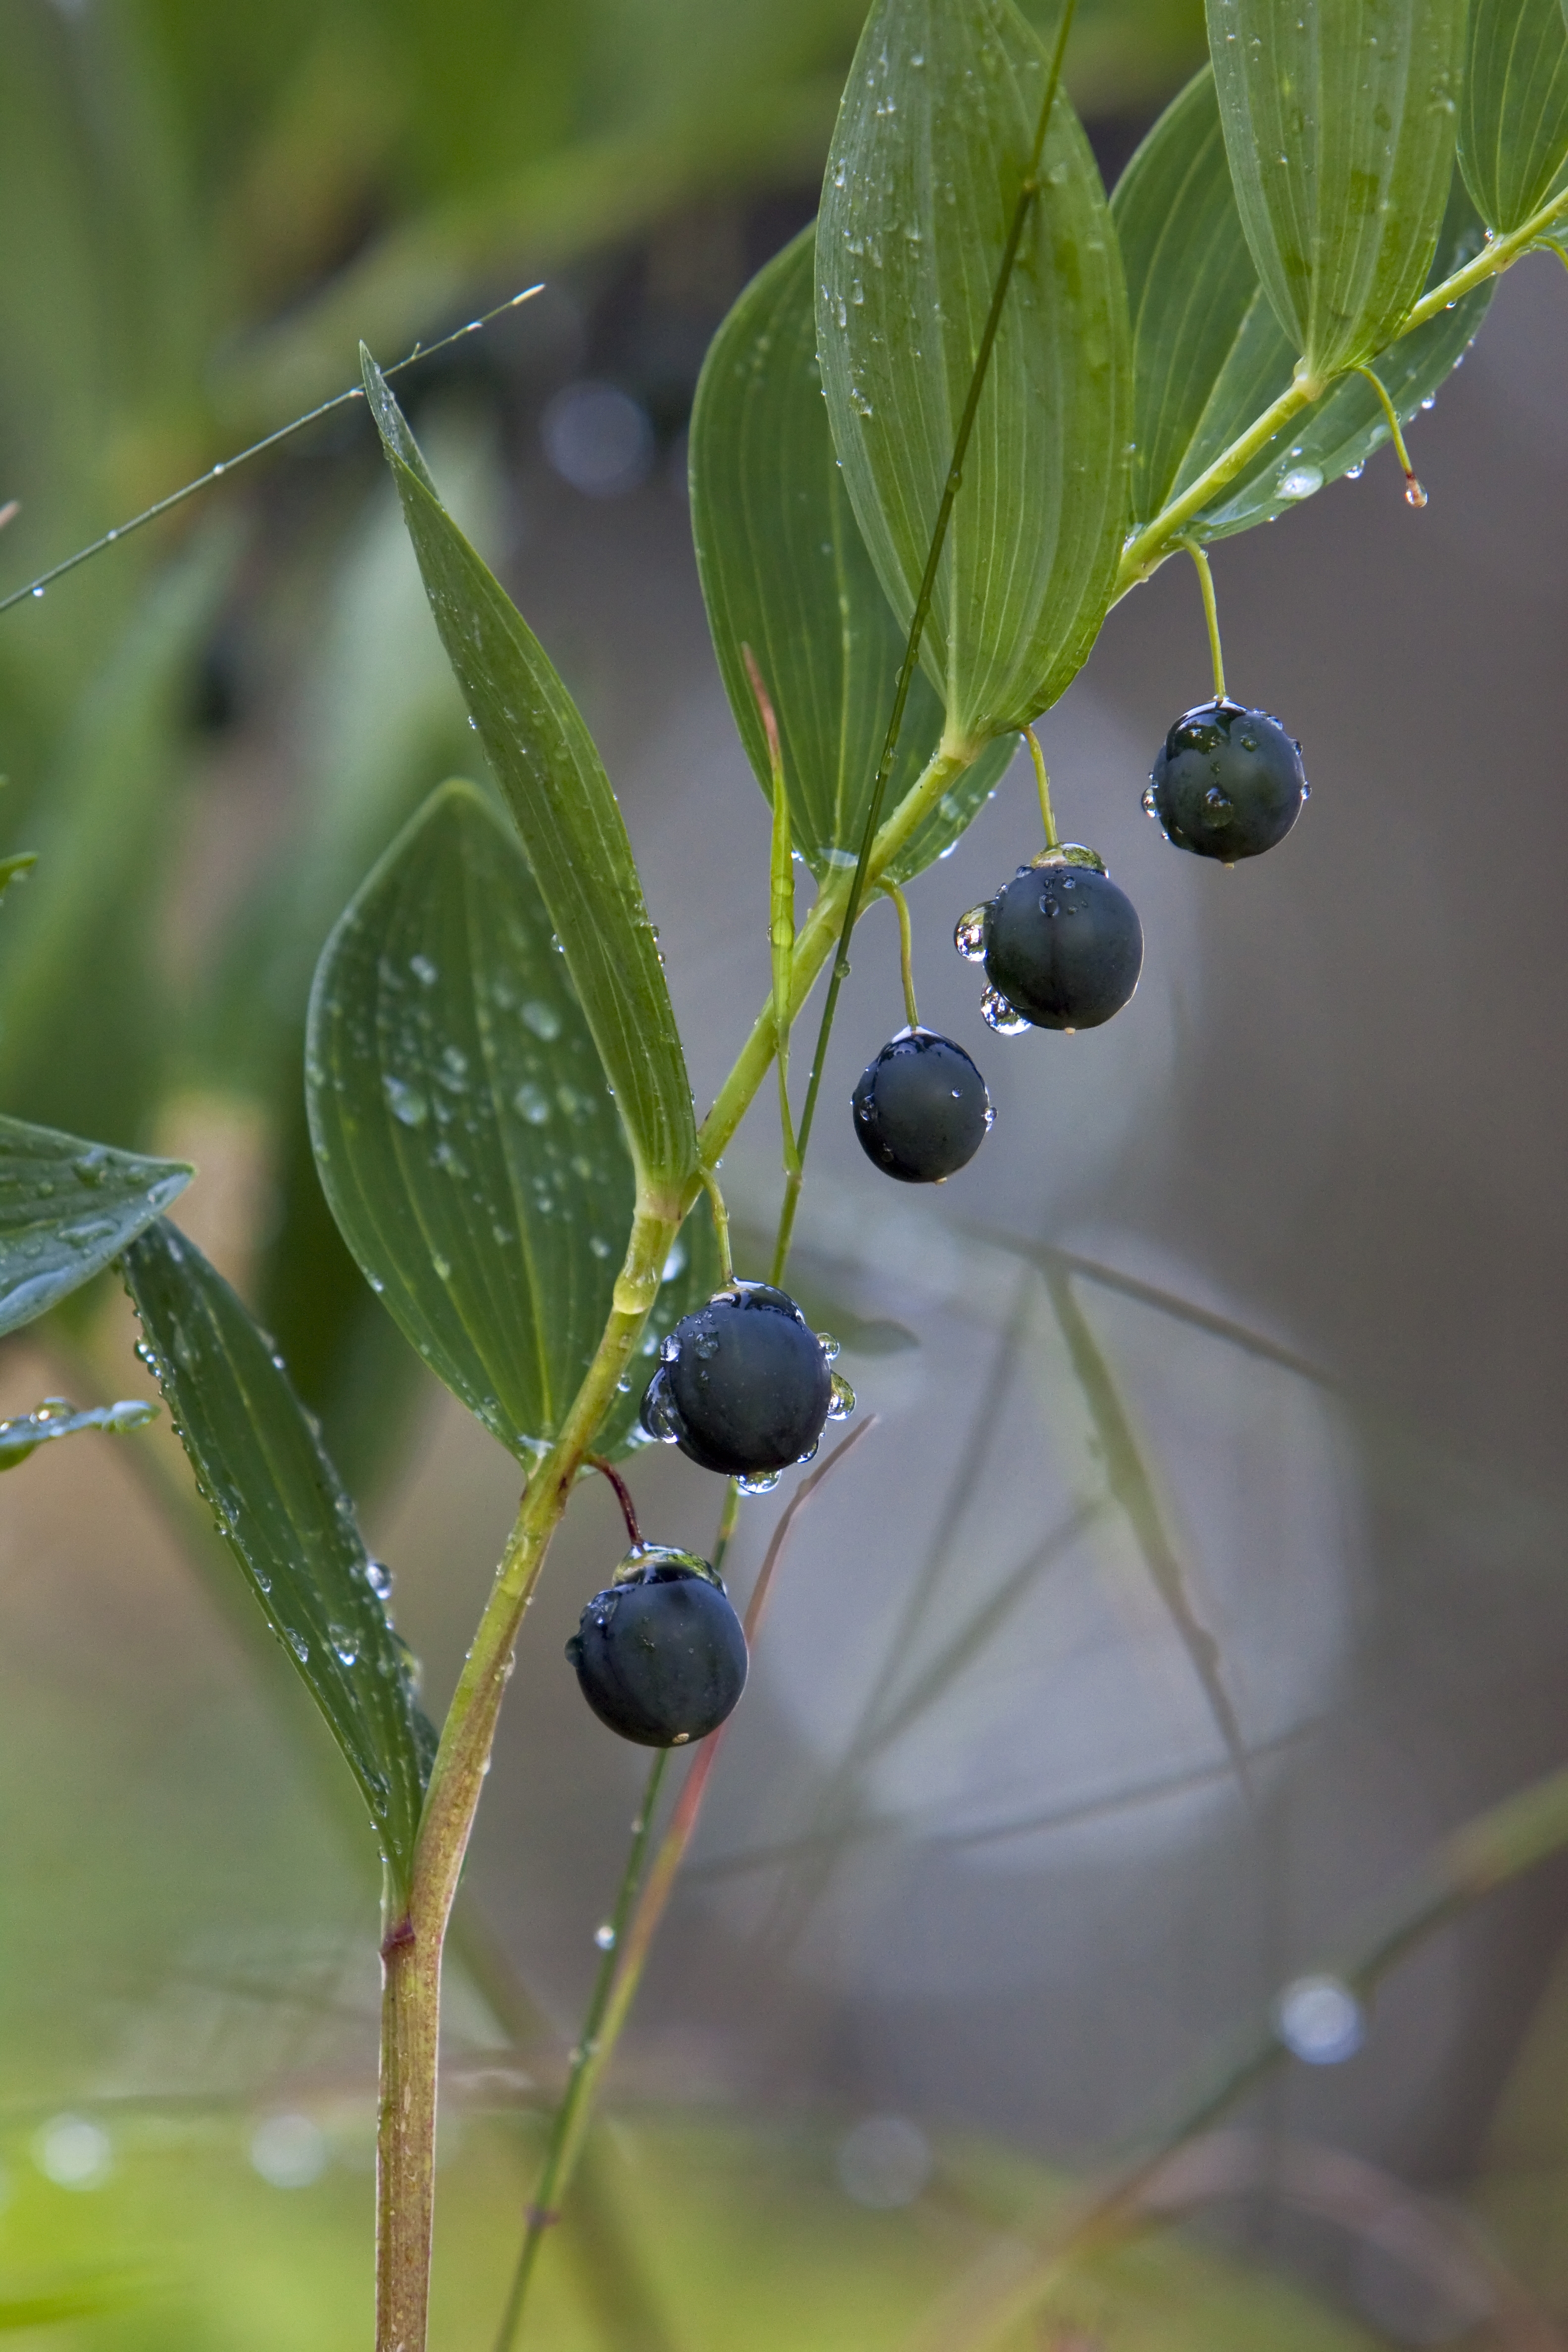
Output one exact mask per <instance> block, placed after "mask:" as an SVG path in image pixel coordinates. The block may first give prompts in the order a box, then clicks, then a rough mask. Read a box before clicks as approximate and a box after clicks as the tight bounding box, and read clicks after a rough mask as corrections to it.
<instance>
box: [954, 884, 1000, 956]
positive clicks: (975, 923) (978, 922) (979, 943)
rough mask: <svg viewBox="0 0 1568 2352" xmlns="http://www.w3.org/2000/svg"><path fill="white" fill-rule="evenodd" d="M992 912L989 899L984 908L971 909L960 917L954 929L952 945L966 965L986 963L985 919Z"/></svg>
mask: <svg viewBox="0 0 1568 2352" xmlns="http://www.w3.org/2000/svg"><path fill="white" fill-rule="evenodd" d="M990 911H991V902H990V900H989V899H987V900H986V901H985V902H984V905H983V906H979V907H971V908H970V909H969V912H968V914H967V915H960V917H959V919H958V921H957V924H956V925H955V927H954V929H953V934H952V944H953V946H954V947H955V948H956V949H957V950H958V952H959V954H960V955H961V956H962V957H963V960H964V961H965V962H966V963H984V961H985V918H986V916H987V915H988V914H989V913H990Z"/></svg>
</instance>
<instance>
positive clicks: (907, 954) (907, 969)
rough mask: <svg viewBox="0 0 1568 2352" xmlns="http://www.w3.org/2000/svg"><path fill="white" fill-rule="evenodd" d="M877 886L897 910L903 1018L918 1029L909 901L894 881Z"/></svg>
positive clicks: (913, 948)
mask: <svg viewBox="0 0 1568 2352" xmlns="http://www.w3.org/2000/svg"><path fill="white" fill-rule="evenodd" d="M877 887H878V888H879V890H880V891H881V892H882V894H883V896H884V897H885V898H890V899H891V900H892V902H893V905H894V907H895V908H897V910H898V917H899V970H900V973H901V974H902V976H903V982H904V1018H905V1019H906V1020H907V1021H908V1023H909V1024H910V1028H911V1029H918V1028H919V1027H920V1025H921V1016H920V1013H919V1010H918V1008H917V1006H916V1004H915V938H914V929H913V927H912V925H911V924H910V902H909V900H908V899H907V898H905V896H904V894H903V892H902V891H901V890H900V887H899V886H898V884H897V883H896V882H879V884H878V886H877Z"/></svg>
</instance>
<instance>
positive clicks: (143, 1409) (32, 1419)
mask: <svg viewBox="0 0 1568 2352" xmlns="http://www.w3.org/2000/svg"><path fill="white" fill-rule="evenodd" d="M157 1412H158V1408H157V1406H156V1405H151V1404H148V1403H147V1402H145V1401H144V1400H143V1399H142V1398H141V1397H126V1398H125V1399H124V1400H123V1401H122V1402H121V1403H119V1404H101V1405H95V1406H93V1407H92V1409H91V1410H90V1411H89V1412H79V1411H78V1409H77V1407H76V1406H75V1405H74V1404H71V1403H69V1402H68V1401H67V1400H66V1399H65V1398H64V1397H46V1398H45V1399H44V1401H43V1402H42V1404H39V1405H35V1406H34V1408H33V1410H32V1412H23V1413H18V1414H17V1415H16V1418H15V1419H14V1420H12V1421H0V1470H15V1469H16V1465H17V1464H18V1463H20V1462H26V1459H27V1457H28V1455H29V1454H36V1453H37V1450H38V1448H39V1446H40V1445H44V1444H47V1443H48V1441H49V1440H50V1439H51V1438H55V1437H75V1436H76V1435H77V1434H78V1433H79V1431H81V1430H84V1429H110V1430H114V1431H117V1432H118V1431H121V1430H127V1429H145V1428H146V1426H147V1424H148V1423H149V1422H150V1421H153V1420H155V1419H156V1418H157Z"/></svg>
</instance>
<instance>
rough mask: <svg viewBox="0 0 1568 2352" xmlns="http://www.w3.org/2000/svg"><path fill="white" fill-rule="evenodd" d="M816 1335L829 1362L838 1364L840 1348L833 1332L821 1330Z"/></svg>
mask: <svg viewBox="0 0 1568 2352" xmlns="http://www.w3.org/2000/svg"><path fill="white" fill-rule="evenodd" d="M816 1337H817V1339H818V1341H819V1342H820V1344H821V1348H822V1352H823V1354H824V1355H825V1356H826V1359H827V1360H828V1362H829V1363H830V1364H836V1363H837V1361H838V1353H839V1349H838V1342H837V1339H835V1338H834V1336H833V1334H832V1332H831V1331H819V1332H818V1333H817V1335H816Z"/></svg>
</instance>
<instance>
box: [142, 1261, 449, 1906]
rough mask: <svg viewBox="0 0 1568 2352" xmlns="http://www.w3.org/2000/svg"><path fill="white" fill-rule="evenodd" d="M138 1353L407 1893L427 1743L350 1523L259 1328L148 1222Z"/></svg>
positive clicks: (334, 1479)
mask: <svg viewBox="0 0 1568 2352" xmlns="http://www.w3.org/2000/svg"><path fill="white" fill-rule="evenodd" d="M125 1280H126V1286H127V1288H128V1289H129V1290H130V1293H131V1297H132V1304H133V1305H134V1307H135V1309H136V1312H137V1315H138V1316H139V1318H141V1323H142V1332H143V1335H144V1348H145V1351H146V1354H147V1356H148V1359H149V1360H150V1362H151V1364H152V1368H153V1373H154V1376H155V1377H156V1379H157V1382H158V1386H159V1388H160V1390H161V1391H163V1400H164V1402H165V1403H166V1404H167V1405H168V1408H169V1412H170V1414H171V1417H172V1418H173V1420H174V1425H175V1427H176V1429H177V1430H178V1432H179V1434H180V1440H181V1443H182V1444H183V1445H184V1449H185V1452H186V1454H188V1456H189V1457H190V1463H191V1467H192V1469H193V1471H194V1472H195V1479H196V1485H197V1486H198V1488H199V1489H200V1491H201V1493H202V1495H203V1496H204V1498H205V1501H206V1502H207V1503H208V1504H210V1506H211V1507H212V1512H213V1516H214V1517H215V1519H216V1522H217V1528H218V1533H219V1534H220V1535H221V1536H222V1537H223V1538H224V1540H225V1542H226V1544H227V1546H228V1548H229V1549H230V1551H231V1552H232V1553H233V1554H234V1557H235V1559H237V1561H238V1563H239V1565H240V1568H241V1569H242V1570H243V1571H244V1573H245V1575H246V1577H247V1580H248V1582H249V1584H250V1588H251V1591H252V1592H253V1593H254V1594H255V1596H256V1599H257V1600H258V1602H259V1603H260V1606H261V1609H262V1612H263V1613H264V1614H265V1616H266V1618H267V1622H268V1624H269V1625H270V1626H271V1628H272V1631H273V1632H274V1633H275V1634H276V1635H277V1636H278V1639H279V1642H280V1643H282V1644H283V1646H284V1647H285V1649H286V1650H287V1651H288V1653H289V1655H290V1656H291V1657H292V1659H293V1660H294V1663H295V1664H296V1666H297V1667H298V1669H299V1672H300V1679H301V1680H302V1681H303V1682H304V1684H305V1685H306V1687H307V1688H308V1690H309V1691H310V1696H311V1697H312V1698H313V1699H314V1700H315V1702H316V1705H317V1706H318V1707H319V1708H320V1709H321V1714H322V1715H323V1717H325V1718H326V1722H327V1726H328V1728H329V1729H330V1730H331V1735H332V1737H333V1738H334V1739H335V1740H336V1741H337V1744H338V1746H339V1748H341V1749H342V1754H343V1757H344V1759H345V1761H346V1762H347V1764H348V1766H349V1769H350V1770H351V1771H352V1772H353V1776H354V1778H355V1780H357V1781H358V1783H359V1787H360V1791H361V1793H362V1795H363V1798H364V1801H365V1803H366V1805H367V1807H368V1808H369V1811H370V1815H371V1820H372V1822H373V1823H374V1828H375V1832H376V1836H377V1837H378V1839H379V1840H380V1842H381V1847H382V1851H383V1853H384V1855H385V1857H386V1861H387V1864H388V1866H389V1868H390V1869H391V1871H392V1874H393V1876H394V1879H395V1881H396V1883H397V1886H398V1889H399V1891H400V1893H402V1894H405V1893H406V1891H407V1883H408V1871H409V1865H410V1863H411V1860H412V1857H413V1852H414V1839H415V1833H416V1830H417V1827H418V1822H419V1808H420V1804H421V1802H422V1801H423V1793H424V1783H425V1775H426V1772H427V1770H428V1769H429V1764H430V1759H431V1758H432V1757H433V1755H434V1752H435V1734H434V1732H433V1731H432V1729H431V1727H430V1726H429V1725H428V1724H427V1723H426V1720H425V1718H424V1717H423V1716H422V1715H421V1714H420V1712H419V1709H418V1706H416V1701H415V1696H414V1674H413V1662H412V1660H411V1659H410V1657H409V1654H408V1651H407V1649H406V1647H405V1644H404V1643H402V1642H401V1641H400V1640H399V1639H398V1637H397V1635H396V1634H395V1633H394V1632H393V1629H392V1625H391V1623H390V1622H389V1620H388V1618H387V1614H386V1609H385V1606H384V1601H383V1599H382V1597H381V1595H380V1594H379V1593H378V1591H377V1590H376V1582H375V1573H376V1572H375V1570H374V1563H373V1562H372V1561H371V1560H370V1559H369V1558H368V1556H367V1554H366V1552H365V1548H364V1542H363V1538H362V1537H361V1535H360V1531H359V1526H358V1523H357V1521H356V1520H355V1517H354V1511H353V1504H352V1503H351V1502H350V1500H349V1497H348V1496H347V1495H346V1494H345V1492H344V1491H343V1487H342V1484H341V1482H340V1480H339V1477H338V1474H337V1472H336V1471H335V1470H334V1469H333V1467H332V1465H331V1462H330V1461H329V1459H328V1457H327V1455H326V1454H325V1452H324V1451H323V1450H322V1446H321V1440H320V1438H319V1437H318V1436H317V1434H316V1431H315V1427H314V1425H313V1423H311V1421H310V1418H309V1416H308V1415H307V1413H306V1412H305V1410H304V1408H303V1406H302V1405H301V1404H300V1400H299V1398H298V1397H297V1396H296V1395H295V1393H294V1390H293V1388H292V1386H291V1384H290V1382H289V1375H288V1373H287V1371H286V1370H284V1366H283V1361H282V1359H281V1358H280V1357H279V1356H278V1355H277V1354H276V1353H275V1352H274V1349H273V1346H272V1342H271V1340H270V1339H268V1336H267V1334H266V1332H265V1331H263V1330H262V1329H261V1328H260V1326H259V1325H258V1323H257V1322H256V1321H255V1320H254V1318H252V1317H251V1316H250V1315H249V1313H248V1312H247V1309H246V1308H245V1307H244V1306H243V1305H242V1304H241V1302H240V1301H239V1299H238V1298H237V1297H236V1296H235V1294H234V1292H233V1291H232V1290H231V1289H230V1288H229V1286H228V1285H227V1283H226V1282H225V1281H224V1280H223V1278H222V1276H220V1275H218V1274H216V1272H215V1271H214V1269H213V1268H212V1267H211V1266H210V1265H208V1264H207V1262H206V1260H205V1257H204V1256H203V1255H202V1254H201V1252H200V1251H199V1250H198V1249H197V1248H196V1247H195V1244H194V1243H192V1242H189V1241H187V1240H186V1238H185V1236H184V1234H182V1233H180V1232H179V1231H178V1230H177V1229H176V1228H175V1227H174V1226H173V1225H171V1224H169V1223H166V1222H163V1221H161V1222H160V1223H157V1224H155V1225H153V1226H152V1227H151V1228H150V1229H149V1230H148V1231H147V1232H146V1233H144V1234H142V1236H141V1238H140V1240H138V1241H137V1242H136V1243H134V1244H133V1245H132V1248H131V1249H129V1250H128V1251H127V1252H126V1255H125Z"/></svg>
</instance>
